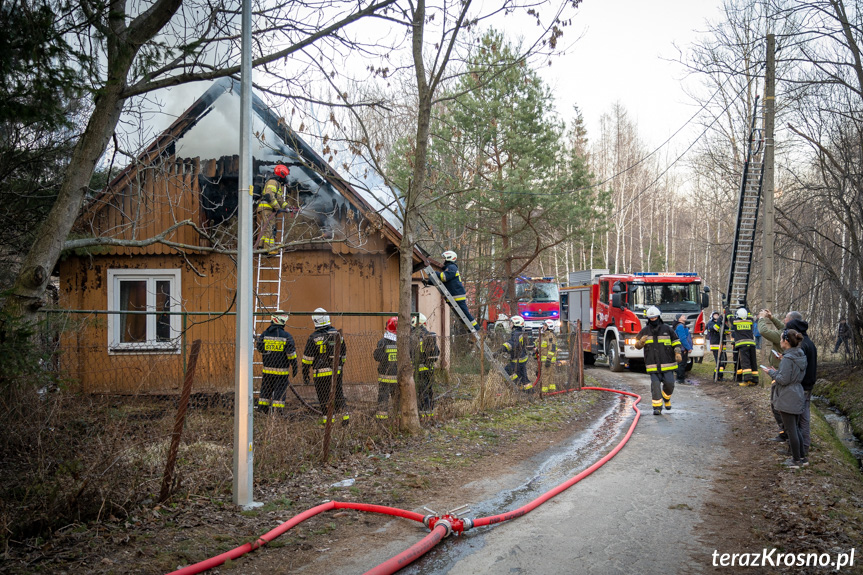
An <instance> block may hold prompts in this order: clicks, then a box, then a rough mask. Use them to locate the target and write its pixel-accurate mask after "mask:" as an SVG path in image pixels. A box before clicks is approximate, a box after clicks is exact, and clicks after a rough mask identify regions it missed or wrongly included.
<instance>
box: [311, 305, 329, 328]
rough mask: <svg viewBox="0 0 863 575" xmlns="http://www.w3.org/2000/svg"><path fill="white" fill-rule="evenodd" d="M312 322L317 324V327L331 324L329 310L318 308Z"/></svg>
mask: <svg viewBox="0 0 863 575" xmlns="http://www.w3.org/2000/svg"><path fill="white" fill-rule="evenodd" d="M312 322H313V323H314V324H315V327H321V326H325V325H330V316H329V315H327V310H325V309H324V308H322V307H319V308H318V309H316V310H315V315H313V316H312Z"/></svg>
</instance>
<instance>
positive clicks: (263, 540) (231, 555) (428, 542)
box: [169, 387, 641, 575]
mask: <svg viewBox="0 0 863 575" xmlns="http://www.w3.org/2000/svg"><path fill="white" fill-rule="evenodd" d="M582 389H586V390H593V391H608V392H611V393H618V394H620V395H628V396H631V397H634V398H635V402H634V403H633V404H632V408H633V409H634V410H635V418H634V419H633V421H632V424H630V426H629V429H628V430H627V432H626V435H625V436H624V437H623V439H622V440H621V441H620V443H618V444H617V445H616V446H615V447H614V449H612V450H611V451H610V452H609V453H608V454H606V455H605V456H604V457H603V458H602V459H600V460H599V461H597V462H596V463H594V464H593V465H591V466H590V467H588V468H587V469H585V470H584V471H582V472H581V473H579V474H578V475H576V476H575V477H573V478H571V479H569V480H568V481H565V482H564V483H561V484H560V485H558V486H557V487H555V488H554V489H552V490H550V491H547V492H545V493H543V494H542V495H540V496H539V497H537V498H536V499H534V500H533V501H531V502H529V503H527V504H526V505H523V506H521V507H519V508H518V509H515V510H514V511H508V512H507V513H501V514H499V515H492V516H489V517H480V518H478V519H473V520H471V519H466V518H465V519H460V518H458V517H454V516H450V515H444V516H443V517H433V516H423V515H420V514H419V513H415V512H413V511H407V510H404V509H398V508H396V507H386V506H384V505H373V504H366V503H351V502H347V501H329V502H327V503H323V504H321V505H318V506H316V507H312V508H311V509H309V510H307V511H304V512H302V513H300V514H299V515H296V516H295V517H292V518H291V519H289V520H288V521H285V522H284V523H282V524H281V525H279V526H278V527H276V528H275V529H273V530H272V531H269V532H267V533H265V534H264V535H262V536H261V537H260V538H259V539H258V540H257V541H255V542H254V543H246V544H245V545H241V546H239V547H236V548H234V549H232V550H230V551H227V552H225V553H222V554H221V555H216V556H215V557H211V558H210V559H206V560H204V561H201V562H200V563H195V564H194V565H189V566H188V567H183V568H182V569H178V570H177V571H174V572H172V573H170V574H169V575H193V574H196V573H202V572H204V571H206V570H208V569H212V568H213V567H217V566H219V565H221V564H222V563H224V562H225V561H228V560H231V559H236V558H238V557H241V556H243V555H245V554H246V553H248V552H249V551H254V550H255V549H257V548H259V547H262V546H264V545H266V544H267V543H269V542H270V541H272V540H273V539H275V538H276V537H278V536H279V535H281V534H282V533H285V532H286V531H288V530H289V529H291V528H293V527H296V526H297V525H299V524H300V523H302V522H303V521H305V520H306V519H309V518H311V517H314V516H315V515H318V514H319V513H322V512H324V511H330V510H331V509H356V510H357V511H367V512H370V513H381V514H383V515H391V516H394V517H404V518H405V519H412V520H414V521H418V522H420V523H425V524H426V525H427V526H428V527H429V529H431V533H429V534H428V535H426V536H425V537H424V538H423V539H422V540H421V541H419V542H417V543H415V544H414V545H412V546H411V547H409V548H408V549H406V550H405V551H402V552H401V553H399V554H398V555H396V556H395V557H393V558H391V559H388V560H387V561H384V562H383V563H381V564H380V565H378V566H377V567H374V568H373V569H370V570H369V571H367V572H366V574H365V575H390V574H391V573H395V572H396V571H399V570H400V569H403V568H404V567H406V566H407V565H408V564H410V563H412V562H414V561H416V560H417V559H419V558H420V557H422V556H423V555H425V554H426V553H428V552H429V551H431V549H432V548H434V546H435V545H437V544H438V543H440V542H441V541H443V540H444V539H445V538H446V537H447V536H449V535H450V533H453V532H455V533H456V534H457V535H458V534H461V533H462V532H464V531H467V530H468V529H471V528H472V527H482V526H486V525H494V524H496V523H502V522H504V521H509V520H510V519H515V518H517V517H521V516H522V515H525V514H527V513H529V512H530V511H533V510H534V509H536V508H537V507H539V506H540V505H542V504H543V503H545V502H546V501H548V500H549V499H551V498H552V497H554V496H555V495H558V494H560V493H562V492H563V491H565V490H567V489H569V488H570V487H572V486H573V485H575V484H576V483H578V482H579V481H581V480H582V479H584V478H585V477H587V476H588V475H590V474H591V473H593V472H594V471H596V470H597V469H599V468H600V467H602V466H603V465H605V464H606V463H607V462H608V461H609V460H610V459H611V458H612V457H614V456H615V455H617V453H618V452H619V451H620V450H621V449H622V448H623V446H624V445H625V444H626V442H627V441H629V438H630V436H632V432H633V431H634V430H635V426H636V424H637V423H638V420H639V418H640V417H641V411H640V410H639V409H638V403H639V402H640V401H641V396H640V395H638V394H636V393H631V392H629V391H621V390H619V389H609V388H605V387H583V388H582ZM559 393H566V391H559V392H553V393H549V394H547V395H556V394H559Z"/></svg>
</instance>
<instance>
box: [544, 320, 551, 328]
mask: <svg viewBox="0 0 863 575" xmlns="http://www.w3.org/2000/svg"><path fill="white" fill-rule="evenodd" d="M543 323H545V327H547V328H548V329H554V320H553V319H547V320H545V321H544V322H543Z"/></svg>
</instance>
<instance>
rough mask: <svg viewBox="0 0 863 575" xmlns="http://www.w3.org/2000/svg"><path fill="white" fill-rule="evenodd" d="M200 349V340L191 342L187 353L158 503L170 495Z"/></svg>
mask: <svg viewBox="0 0 863 575" xmlns="http://www.w3.org/2000/svg"><path fill="white" fill-rule="evenodd" d="M200 350H201V340H200V339H196V340H195V341H193V342H192V351H191V353H190V355H189V367H188V368H186V379H185V380H184V381H183V392H182V394H181V395H180V404H179V405H178V406H177V417H176V419H175V420H174V431H173V433H171V447H170V449H168V461H166V462H165V473H163V474H162V489H161V490H160V491H159V503H162V502H164V501H165V500H166V499H168V497H169V496H170V495H171V483H172V481H173V475H174V465H176V463H177V451H178V450H179V449H180V437H182V435H183V426H184V425H185V423H186V412H187V411H188V409H189V396H190V395H191V394H192V381H194V379H195V368H196V367H197V366H198V352H199V351H200Z"/></svg>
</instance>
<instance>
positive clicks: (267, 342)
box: [256, 323, 297, 377]
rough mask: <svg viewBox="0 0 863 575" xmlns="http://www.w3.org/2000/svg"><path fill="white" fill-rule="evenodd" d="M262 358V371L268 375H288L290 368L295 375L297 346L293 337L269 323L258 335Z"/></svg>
mask: <svg viewBox="0 0 863 575" xmlns="http://www.w3.org/2000/svg"><path fill="white" fill-rule="evenodd" d="M256 347H257V348H258V351H259V352H261V356H262V358H263V363H264V367H263V373H268V374H270V375H288V371H289V370H288V368H289V367H290V368H292V369H293V372H294V376H295V377H296V375H297V348H296V347H295V345H294V338H293V337H292V336H291V334H289V333H288V332H286V331H285V330H284V328H282V326H280V325H277V324H275V323H271V324H270V325H269V327H267V329H265V330H264V332H263V333H262V334H261V335H260V337H258V342H257V346H256Z"/></svg>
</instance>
